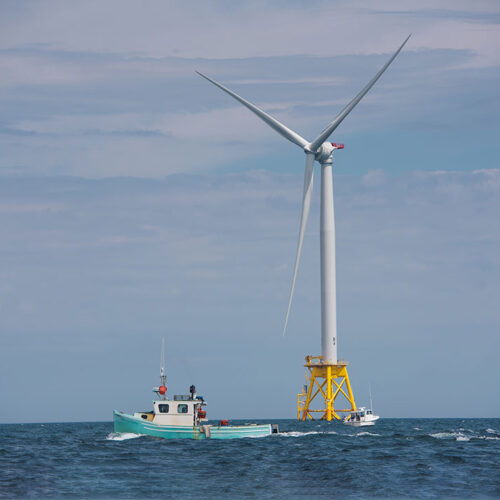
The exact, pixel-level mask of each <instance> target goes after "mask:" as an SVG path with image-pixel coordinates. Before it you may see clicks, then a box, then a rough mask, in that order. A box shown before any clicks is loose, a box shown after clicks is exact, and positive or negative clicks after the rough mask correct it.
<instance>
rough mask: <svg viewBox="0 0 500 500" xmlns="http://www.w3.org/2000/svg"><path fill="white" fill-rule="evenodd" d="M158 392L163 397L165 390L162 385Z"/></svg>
mask: <svg viewBox="0 0 500 500" xmlns="http://www.w3.org/2000/svg"><path fill="white" fill-rule="evenodd" d="M158 392H159V393H160V394H161V395H162V396H163V395H164V394H165V393H166V392H167V388H166V387H165V386H164V385H160V387H158Z"/></svg>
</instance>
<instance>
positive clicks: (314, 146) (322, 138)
mask: <svg viewBox="0 0 500 500" xmlns="http://www.w3.org/2000/svg"><path fill="white" fill-rule="evenodd" d="M410 36H411V35H408V38H407V39H406V40H405V41H404V42H403V43H402V44H401V47H399V49H398V50H396V52H394V54H393V55H392V57H391V58H390V59H389V60H388V61H387V62H386V63H385V64H384V65H383V66H382V68H381V69H380V71H379V72H378V73H377V74H376V75H375V76H374V77H373V78H372V79H371V80H370V81H369V82H368V84H367V85H366V86H365V87H364V88H363V90H362V91H361V92H360V93H359V94H358V95H357V96H356V97H355V98H354V99H353V100H352V101H351V102H350V103H349V104H348V105H347V106H346V107H345V108H344V109H343V110H342V111H341V112H340V113H339V114H338V115H337V116H336V117H335V120H333V121H332V122H331V123H330V125H328V127H326V128H325V130H323V132H321V134H320V135H319V136H318V137H317V138H316V139H314V141H313V142H311V144H309V150H310V151H312V152H316V151H317V149H318V148H319V147H320V146H321V144H323V143H324V142H325V141H326V140H327V139H328V137H330V135H331V134H332V132H333V131H334V130H335V129H336V128H337V127H338V126H339V125H340V124H341V123H342V120H343V119H344V118H345V117H346V116H347V115H348V114H349V113H350V112H351V111H352V110H353V108H354V106H356V104H358V102H359V101H361V99H363V97H364V96H365V94H366V93H367V92H368V91H369V90H370V89H371V88H372V87H373V86H374V85H375V82H376V81H377V80H378V79H379V78H380V77H381V76H382V73H384V71H385V70H386V69H387V68H388V67H389V65H390V64H391V63H392V61H394V59H395V58H396V56H397V55H398V54H399V53H400V52H401V49H402V48H403V47H404V46H405V44H406V42H407V41H408V40H409V38H410Z"/></svg>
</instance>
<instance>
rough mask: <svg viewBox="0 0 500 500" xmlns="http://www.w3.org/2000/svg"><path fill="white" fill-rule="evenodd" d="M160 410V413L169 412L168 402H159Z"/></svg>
mask: <svg viewBox="0 0 500 500" xmlns="http://www.w3.org/2000/svg"><path fill="white" fill-rule="evenodd" d="M158 410H159V411H160V413H168V410H169V407H168V404H166V403H162V404H159V405H158Z"/></svg>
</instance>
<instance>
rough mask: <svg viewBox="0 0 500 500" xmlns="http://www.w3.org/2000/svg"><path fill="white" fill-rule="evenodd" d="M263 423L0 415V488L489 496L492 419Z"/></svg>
mask: <svg viewBox="0 0 500 500" xmlns="http://www.w3.org/2000/svg"><path fill="white" fill-rule="evenodd" d="M253 422H266V421H253ZM273 422H276V423H278V424H279V426H280V431H281V433H280V434H279V435H273V436H268V437H264V438H254V439H252V438H247V439H239V440H227V441H216V440H206V441H191V440H162V439H158V438H151V437H146V436H136V435H130V434H128V435H118V434H114V433H113V426H112V423H111V422H99V423H91V422H85V423H61V424H57V423H55V424H12V425H0V497H2V498H15V497H37V498H53V497H57V498H60V497H84V498H145V497H147V498H160V497H167V498H168V497H177V498H194V497H198V498H219V497H227V498H238V497H247V496H250V497H257V498H308V497H310V498H313V497H345V496H351V497H357V498H373V497H383V498H387V497H390V498H402V497H403V498H470V497H474V498H493V497H500V419H381V420H380V421H379V422H377V424H376V425H375V426H374V427H365V428H359V429H354V428H350V427H347V426H344V425H342V424H340V423H338V422H330V423H328V422H319V421H315V422H297V421H296V420H276V421H273ZM231 423H234V424H237V423H245V421H233V422H231Z"/></svg>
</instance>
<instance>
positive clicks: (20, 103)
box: [0, 0, 500, 423]
mask: <svg viewBox="0 0 500 500" xmlns="http://www.w3.org/2000/svg"><path fill="white" fill-rule="evenodd" d="M409 33H412V37H411V38H410V40H409V42H408V44H407V45H406V46H405V48H404V50H403V51H402V52H401V54H400V55H399V57H398V58H397V59H396V60H395V61H394V63H393V64H392V65H391V67H390V68H389V69H388V70H387V72H386V73H385V74H384V75H383V76H382V78H381V79H380V81H379V82H378V83H377V84H376V85H375V87H374V88H373V89H372V90H371V92H370V93H369V94H368V95H367V96H366V97H365V98H364V99H363V100H362V101H361V103H360V104H359V105H358V106H357V107H356V108H355V110H354V111H353V112H352V113H351V114H350V115H349V117H348V118H347V119H346V120H345V121H344V122H343V123H342V125H341V126H340V127H339V128H338V129H337V130H336V131H335V133H334V134H333V136H332V141H335V142H343V143H345V149H344V150H342V151H339V152H338V153H337V154H336V156H335V162H334V191H335V216H336V231H337V294H338V297H337V302H338V345H339V354H340V355H341V356H342V358H344V359H345V360H348V361H349V363H350V364H349V375H350V378H351V384H352V385H353V389H354V394H355V397H356V401H357V403H358V405H360V404H367V403H368V399H369V396H368V386H369V385H371V388H372V393H373V398H374V408H375V410H376V411H377V412H378V413H379V414H380V415H382V416H383V417H498V416H499V415H500V400H499V398H498V397H497V396H496V394H497V392H498V383H499V381H500V380H499V376H498V368H497V363H498V352H499V350H500V339H499V335H498V333H499V329H500V308H499V306H498V304H499V297H500V257H499V255H500V252H499V251H498V248H499V245H500V217H499V214H500V166H499V165H498V160H497V158H498V156H499V153H500V141H499V140H498V137H499V136H500V134H499V132H500V123H499V119H498V117H499V116H500V98H499V90H498V89H499V88H500V85H499V79H500V6H499V4H498V2H496V1H477V2H466V1H437V2H436V1H433V2H430V1H419V2H416V1H391V0H381V1H379V2H376V3H375V2H372V3H368V2H359V1H328V2H327V1H308V2H303V1H286V2H285V1H279V0H276V1H255V2H245V3H243V2H229V1H225V0H219V1H216V0H214V1H204V2H201V1H199V2H195V1H193V2H186V1H183V2H180V1H178V2H177V1H149V2H147V3H144V2H131V1H122V0H120V1H118V0H116V1H115V0H104V1H102V0H100V1H87V2H79V3H76V2H64V1H54V0H48V1H46V2H35V1H24V0H23V1H9V0H7V1H3V2H2V3H1V4H0V89H1V92H0V109H1V114H0V227H1V228H2V232H1V236H0V252H1V256H2V259H1V265H0V346H1V349H0V398H1V400H2V405H0V423H10V422H47V421H49V422H58V421H88V420H90V421H98V420H99V421H100V420H110V419H111V416H112V410H113V409H115V408H116V409H121V410H124V411H128V412H130V411H136V410H144V409H146V408H149V407H150V406H151V399H152V397H153V394H152V392H151V388H152V387H153V386H154V385H157V383H158V380H159V379H158V375H159V362H160V346H161V339H162V337H165V340H166V364H167V376H168V384H167V385H168V387H169V393H170V394H172V393H184V392H186V390H187V388H188V387H189V385H190V384H192V383H194V384H196V385H197V387H198V392H199V393H200V394H203V395H204V396H205V398H206V399H207V401H208V404H209V406H208V411H209V415H208V416H209V418H223V417H226V418H294V417H295V415H296V394H297V392H298V391H299V390H300V389H301V387H302V384H303V383H304V368H303V360H304V356H306V355H319V354H320V346H321V344H320V332H321V324H320V293H319V192H318V189H317V188H318V187H319V176H318V175H317V177H316V179H317V181H316V186H315V192H314V195H313V202H312V209H311V215H310V218H309V224H308V228H307V231H306V238H305V242H304V249H303V255H302V261H301V265H300V269H299V275H298V279H297V285H296V288H295V297H294V302H293V305H292V312H291V315H290V320H289V325H288V330H287V335H286V336H285V337H283V336H282V328H283V321H284V316H285V312H286V306H287V300H288V293H289V287H290V284H291V278H292V272H293V264H294V259H295V251H296V244H297V236H298V227H299V217H300V204H301V197H302V185H303V168H304V157H303V153H301V152H300V150H299V149H298V148H297V147H296V146H295V145H293V144H291V143H289V142H287V141H286V140H284V139H283V138H282V137H280V136H279V135H278V134H276V133H275V132H274V131H273V130H272V129H270V128H269V127H267V126H266V125H265V124H264V123H262V122H261V121H260V120H258V119H257V118H256V117H255V116H254V115H252V114H251V113H250V112H249V111H248V110H246V109H245V108H243V107H242V106H240V105H239V104H238V103H236V102H235V101H234V100H232V99H231V98H230V97H228V96H227V95H226V94H224V93H223V92H221V91H220V90H219V89H217V88H215V87H214V86H212V85H210V84H209V83H208V82H207V81H205V80H203V79H201V78H200V77H199V76H198V75H196V73H195V70H198V71H201V72H203V73H205V74H207V75H209V76H211V77H213V78H215V79H216V80H218V81H220V82H222V83H224V84H225V85H227V86H229V87H230V88H231V89H233V90H234V91H236V92H238V93H239V94H240V95H242V96H244V97H245V98H247V99H249V100H250V101H252V102H254V103H255V104H257V105H258V106H260V107H262V108H263V109H265V110H266V111H267V112H269V113H271V114H272V115H273V116H275V117H276V118H277V119H279V120H280V121H282V122H283V123H285V124H286V125H287V126H289V127H290V128H292V129H293V130H295V131H297V132H298V133H299V134H300V135H302V136H304V137H305V138H306V139H308V140H312V139H313V138H315V137H316V136H317V135H318V134H319V132H320V131H321V130H322V129H323V128H324V127H325V125H326V124H327V123H328V122H330V121H331V120H332V119H333V117H334V116H335V115H336V114H337V113H338V112H339V111H340V109H342V107H343V106H344V105H345V104H346V103H347V102H348V101H349V100H350V99H351V98H352V97H353V96H354V95H355V94H356V93H357V92H358V91H359V90H360V89H361V88H362V87H363V86H364V85H365V84H366V83H367V81H368V80H369V79H370V78H371V77H372V76H373V75H374V74H375V73H376V72H377V71H378V69H379V68H380V66H382V65H383V64H384V62H385V61H386V60H387V59H388V58H389V57H390V54H392V53H393V52H394V51H395V50H396V49H397V47H398V46H399V45H400V44H401V43H402V41H403V40H404V39H405V38H406V36H408V34H409ZM316 170H317V171H316V174H319V167H318V166H316ZM26 400H29V401H30V408H31V409H30V411H29V412H27V411H26Z"/></svg>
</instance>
